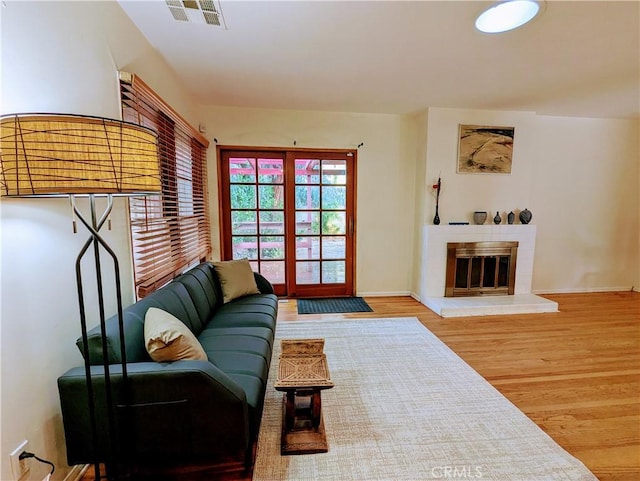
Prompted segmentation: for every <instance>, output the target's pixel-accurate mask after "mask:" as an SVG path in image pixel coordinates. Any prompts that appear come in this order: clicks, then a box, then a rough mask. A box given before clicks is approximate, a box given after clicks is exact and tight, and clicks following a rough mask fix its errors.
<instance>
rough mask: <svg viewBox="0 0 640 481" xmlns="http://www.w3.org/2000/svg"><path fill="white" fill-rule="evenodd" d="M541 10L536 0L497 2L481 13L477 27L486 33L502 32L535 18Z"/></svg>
mask: <svg viewBox="0 0 640 481" xmlns="http://www.w3.org/2000/svg"><path fill="white" fill-rule="evenodd" d="M539 11H540V2H538V1H535V0H507V1H504V2H500V3H496V4H495V5H493V6H491V7H490V8H489V9H487V10H485V11H484V12H482V13H481V14H480V16H479V17H478V19H477V20H476V28H477V29H478V30H480V31H481V32H485V33H501V32H507V31H509V30H513V29H514V28H518V27H520V26H522V25H524V24H525V23H527V22H529V21H531V20H533V18H534V17H535V16H536V15H537V14H538V12H539Z"/></svg>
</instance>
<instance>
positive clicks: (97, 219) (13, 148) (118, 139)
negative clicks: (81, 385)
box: [0, 114, 161, 479]
mask: <svg viewBox="0 0 640 481" xmlns="http://www.w3.org/2000/svg"><path fill="white" fill-rule="evenodd" d="M160 192H161V176H160V162H159V157H158V139H157V134H156V133H155V132H154V131H152V130H150V129H147V128H145V127H141V126H138V125H135V124H131V123H127V122H122V121H119V120H112V119H104V118H99V117H89V116H81V115H70V114H11V115H4V116H2V117H1V118H0V195H2V196H6V197H48V196H58V197H59V196H68V197H69V198H70V201H71V206H72V209H73V213H74V214H73V215H74V222H73V224H74V232H76V225H75V224H76V222H75V218H76V217H77V218H78V219H79V220H80V222H81V223H82V224H83V225H84V226H85V228H86V229H87V231H88V232H89V237H88V239H87V241H86V242H85V244H84V246H83V247H82V249H81V250H80V253H79V254H78V257H77V259H76V281H77V286H76V287H77V290H78V303H79V307H80V327H81V336H82V340H83V346H84V352H83V355H84V364H85V375H86V381H87V399H88V401H89V402H88V403H89V405H88V412H89V420H90V424H91V439H92V443H93V449H94V460H95V462H94V469H95V476H96V479H99V478H100V471H99V462H100V461H99V459H98V452H99V451H98V428H97V423H96V410H95V404H94V403H95V390H94V386H93V383H92V370H91V363H90V359H89V347H88V338H87V310H86V306H85V295H84V290H83V285H84V283H83V278H82V267H81V261H82V259H83V258H85V255H89V256H90V254H89V252H90V251H92V252H93V259H94V262H95V270H96V290H97V299H98V304H99V305H98V312H99V323H100V327H101V329H102V332H104V331H105V321H106V316H105V306H104V300H105V299H104V292H103V278H102V264H101V262H100V255H101V253H102V252H106V253H107V255H108V256H109V257H111V259H112V260H113V266H114V267H113V269H114V282H115V291H116V293H115V295H116V304H117V314H118V322H119V328H120V342H121V354H120V355H121V359H122V363H121V365H120V366H121V369H122V371H121V372H122V374H121V376H122V386H123V393H124V400H123V401H124V402H123V404H124V405H125V416H126V406H127V405H128V404H129V402H130V397H129V396H130V392H129V383H128V375H127V362H126V359H127V358H126V352H125V340H124V330H123V317H122V295H121V284H120V271H119V263H118V259H117V257H116V254H115V252H114V251H113V249H112V248H111V247H110V246H109V245H108V244H107V242H106V241H105V240H104V238H103V237H102V236H101V235H100V229H101V228H102V227H103V225H104V224H105V223H107V222H108V219H109V216H110V213H111V210H112V207H113V196H128V195H129V196H130V195H135V196H139V195H150V194H159V193H160ZM79 196H80V197H88V198H89V206H90V215H89V216H88V217H87V216H86V215H83V213H82V212H81V210H80V209H79V208H78V205H77V198H78V197H79ZM97 196H106V208H105V210H104V212H102V214H101V215H100V216H98V213H97V212H96V197H97ZM102 341H103V342H102V351H103V365H102V368H103V370H104V371H103V373H104V378H105V379H104V384H105V388H104V393H105V403H106V406H107V409H108V412H107V424H108V430H109V433H108V439H109V454H108V455H107V458H106V461H105V466H106V476H107V479H116V478H117V477H118V476H119V475H118V469H119V468H118V464H119V463H118V462H119V460H120V455H119V454H118V447H117V446H116V443H117V438H116V415H115V407H114V405H113V402H112V394H113V392H112V385H111V383H112V381H111V377H112V373H111V372H110V368H109V356H108V353H107V343H106V339H105V337H104V336H103V338H102ZM94 374H95V371H94ZM114 374H115V373H114ZM125 424H126V421H125Z"/></svg>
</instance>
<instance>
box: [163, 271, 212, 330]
mask: <svg viewBox="0 0 640 481" xmlns="http://www.w3.org/2000/svg"><path fill="white" fill-rule="evenodd" d="M173 282H178V283H180V284H182V285H184V287H185V288H186V290H187V292H188V293H189V297H191V301H192V302H193V305H194V306H195V308H196V311H197V312H198V319H199V321H200V325H199V326H198V327H197V328H194V329H192V330H193V332H194V333H195V334H196V335H198V334H199V333H200V332H201V331H202V330H203V329H204V327H205V326H206V325H207V323H208V322H209V321H210V320H211V318H212V317H213V315H214V314H215V313H216V311H217V310H218V309H219V308H220V306H222V292H221V290H220V282H219V281H218V279H217V278H216V276H215V272H214V271H213V267H212V265H211V264H210V263H208V262H205V263H203V264H200V265H197V266H196V267H194V268H193V269H191V270H189V271H187V272H185V273H184V274H182V275H181V276H179V277H177V278H176V279H175V280H174V281H173Z"/></svg>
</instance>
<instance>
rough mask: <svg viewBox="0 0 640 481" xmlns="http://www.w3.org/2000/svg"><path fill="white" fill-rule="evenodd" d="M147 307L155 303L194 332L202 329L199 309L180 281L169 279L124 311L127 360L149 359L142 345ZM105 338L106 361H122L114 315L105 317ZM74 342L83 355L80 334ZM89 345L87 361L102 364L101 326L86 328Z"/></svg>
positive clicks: (116, 321) (196, 333) (112, 362)
mask: <svg viewBox="0 0 640 481" xmlns="http://www.w3.org/2000/svg"><path fill="white" fill-rule="evenodd" d="M150 307H157V308H158V309H162V310H163V311H166V312H168V313H170V314H172V315H173V316H175V317H177V318H178V319H179V320H180V321H182V322H183V323H184V324H185V325H186V326H187V327H188V328H189V330H190V331H191V332H193V333H194V334H195V335H196V336H197V335H198V334H200V332H201V331H202V322H201V320H200V316H199V314H198V310H197V309H196V307H195V305H194V303H193V301H192V300H191V296H190V295H189V292H188V291H187V288H186V287H185V286H184V285H183V284H182V283H179V282H171V283H169V284H168V285H166V286H164V287H162V288H160V289H158V290H157V291H155V292H153V293H151V294H149V295H148V296H147V297H145V298H144V299H141V300H140V301H138V302H136V303H135V304H133V305H131V306H129V307H127V308H126V309H125V310H124V311H123V322H124V335H125V347H126V356H127V362H143V361H150V360H151V358H150V357H149V354H148V352H147V350H146V348H145V339H144V318H145V315H146V313H147V310H148V309H149V308H150ZM105 338H106V341H107V357H108V359H109V364H116V363H119V362H122V355H121V347H120V346H121V344H120V330H119V329H118V317H117V315H115V316H113V317H111V318H109V319H107V321H106V336H105ZM76 344H77V346H78V348H79V349H80V352H81V353H83V355H84V348H83V346H84V343H83V341H82V338H80V339H78V341H77V342H76ZM88 347H89V361H90V363H91V364H98V365H101V364H102V363H103V358H104V356H103V349H102V336H101V330H100V326H96V327H95V328H93V329H91V330H90V331H89V333H88Z"/></svg>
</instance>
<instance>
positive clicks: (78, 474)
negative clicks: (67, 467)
mask: <svg viewBox="0 0 640 481" xmlns="http://www.w3.org/2000/svg"><path fill="white" fill-rule="evenodd" d="M89 466H90V465H89V464H84V465H82V464H76V465H75V466H73V467H72V468H71V471H69V474H67V475H66V476H65V478H64V480H63V481H80V480H81V479H82V476H84V473H86V472H87V469H89Z"/></svg>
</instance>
